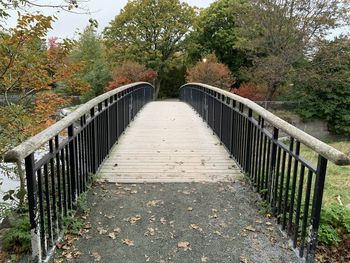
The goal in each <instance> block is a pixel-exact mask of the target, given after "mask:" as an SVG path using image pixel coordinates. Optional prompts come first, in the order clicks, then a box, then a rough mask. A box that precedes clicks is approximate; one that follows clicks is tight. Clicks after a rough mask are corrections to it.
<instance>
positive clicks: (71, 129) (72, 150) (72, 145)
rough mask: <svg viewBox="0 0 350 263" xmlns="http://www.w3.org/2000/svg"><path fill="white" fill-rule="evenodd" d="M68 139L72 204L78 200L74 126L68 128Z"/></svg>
mask: <svg viewBox="0 0 350 263" xmlns="http://www.w3.org/2000/svg"><path fill="white" fill-rule="evenodd" d="M68 138H69V139H70V142H69V166H70V167H69V168H70V176H71V185H70V186H71V195H72V196H71V197H72V202H73V204H74V202H75V201H76V199H77V178H76V177H77V171H76V164H77V162H76V159H77V158H76V153H75V144H76V143H75V142H76V140H75V138H74V125H73V124H71V125H70V126H69V127H68Z"/></svg>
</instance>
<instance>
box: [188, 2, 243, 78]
mask: <svg viewBox="0 0 350 263" xmlns="http://www.w3.org/2000/svg"><path fill="white" fill-rule="evenodd" d="M247 9H249V5H248V1H246V0H218V1H215V2H213V3H212V4H211V5H210V6H209V7H208V8H207V9H204V10H203V11H202V12H201V14H200V16H199V17H198V18H197V19H196V22H195V26H194V31H193V32H192V33H191V34H190V36H189V40H188V50H187V52H188V56H189V59H190V61H191V62H197V61H198V60H201V59H202V58H203V57H205V56H206V55H208V54H210V53H212V52H214V53H215V55H216V56H217V57H218V59H219V61H221V62H222V63H224V64H226V65H228V66H229V68H230V69H231V70H232V71H233V72H234V73H235V75H237V74H238V73H239V68H240V67H242V66H243V65H245V64H246V63H247V55H246V54H245V53H244V52H242V50H240V49H238V48H237V47H236V45H237V41H238V36H237V21H239V20H240V19H241V18H240V17H241V16H244V14H245V13H246V10H247Z"/></svg>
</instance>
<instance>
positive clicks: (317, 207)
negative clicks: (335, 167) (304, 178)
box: [306, 155, 327, 262]
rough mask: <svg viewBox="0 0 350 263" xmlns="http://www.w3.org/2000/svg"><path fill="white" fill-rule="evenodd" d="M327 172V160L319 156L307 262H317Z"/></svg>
mask: <svg viewBox="0 0 350 263" xmlns="http://www.w3.org/2000/svg"><path fill="white" fill-rule="evenodd" d="M326 172H327V159H326V158H324V157H323V156H322V155H319V156H318V162H317V170H316V181H315V189H314V198H313V203H312V213H311V226H310V233H309V245H308V251H307V254H306V261H307V262H315V252H316V246H317V236H318V228H319V225H320V216H321V208H322V197H323V189H324V183H325V178H326Z"/></svg>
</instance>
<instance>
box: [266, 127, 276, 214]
mask: <svg viewBox="0 0 350 263" xmlns="http://www.w3.org/2000/svg"><path fill="white" fill-rule="evenodd" d="M277 141H278V129H277V128H274V129H273V134H272V149H271V159H270V161H271V162H270V171H269V174H268V187H270V189H269V193H270V196H269V200H270V201H271V198H273V197H274V195H273V190H274V189H275V187H274V183H277V182H276V180H275V177H276V173H275V167H276V156H277ZM272 203H273V202H272ZM273 209H274V207H273ZM273 212H275V211H273Z"/></svg>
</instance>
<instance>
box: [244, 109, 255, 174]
mask: <svg viewBox="0 0 350 263" xmlns="http://www.w3.org/2000/svg"><path fill="white" fill-rule="evenodd" d="M242 112H243V110H242ZM252 117H253V110H252V109H248V125H247V126H248V127H247V141H246V149H245V167H244V170H245V172H246V173H249V172H250V171H249V168H250V159H251V158H250V157H251V145H252Z"/></svg>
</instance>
